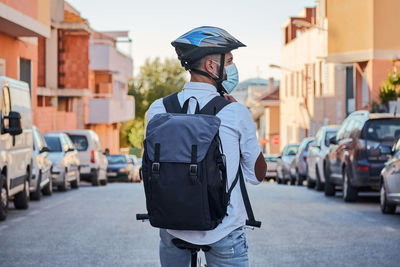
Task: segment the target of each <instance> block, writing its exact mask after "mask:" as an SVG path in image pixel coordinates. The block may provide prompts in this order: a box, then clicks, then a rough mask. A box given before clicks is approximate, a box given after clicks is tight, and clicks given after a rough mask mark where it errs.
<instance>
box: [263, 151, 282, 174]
mask: <svg viewBox="0 0 400 267" xmlns="http://www.w3.org/2000/svg"><path fill="white" fill-rule="evenodd" d="M278 157H279V155H277V154H264V159H265V162H267V173H266V174H265V178H266V179H270V178H272V179H274V180H276V175H277V173H276V167H277V161H278Z"/></svg>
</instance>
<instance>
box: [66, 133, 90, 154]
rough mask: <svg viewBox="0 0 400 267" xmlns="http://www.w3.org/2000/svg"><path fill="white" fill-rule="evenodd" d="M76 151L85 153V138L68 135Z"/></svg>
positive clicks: (86, 146)
mask: <svg viewBox="0 0 400 267" xmlns="http://www.w3.org/2000/svg"><path fill="white" fill-rule="evenodd" d="M69 137H70V138H71V140H72V142H73V143H74V145H75V147H76V149H77V150H78V151H86V150H87V148H88V146H89V144H88V140H87V138H86V136H84V135H72V134H71V135H69Z"/></svg>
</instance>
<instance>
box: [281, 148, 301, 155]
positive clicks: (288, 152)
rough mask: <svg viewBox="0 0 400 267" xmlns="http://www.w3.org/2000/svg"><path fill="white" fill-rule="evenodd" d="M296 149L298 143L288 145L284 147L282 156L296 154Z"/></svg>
mask: <svg viewBox="0 0 400 267" xmlns="http://www.w3.org/2000/svg"><path fill="white" fill-rule="evenodd" d="M298 150H299V145H290V146H287V147H286V148H285V151H284V152H283V155H284V156H294V155H296V154H297V151H298Z"/></svg>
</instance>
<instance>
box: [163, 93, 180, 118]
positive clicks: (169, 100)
mask: <svg viewBox="0 0 400 267" xmlns="http://www.w3.org/2000/svg"><path fill="white" fill-rule="evenodd" d="M163 104H164V107H165V110H166V111H167V113H181V112H182V108H181V104H180V103H179V100H178V93H177V92H175V93H173V94H170V95H169V96H166V97H164V98H163Z"/></svg>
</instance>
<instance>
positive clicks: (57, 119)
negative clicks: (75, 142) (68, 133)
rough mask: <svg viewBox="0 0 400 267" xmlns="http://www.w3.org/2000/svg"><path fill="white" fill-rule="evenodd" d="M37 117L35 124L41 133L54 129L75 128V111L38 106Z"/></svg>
mask: <svg viewBox="0 0 400 267" xmlns="http://www.w3.org/2000/svg"><path fill="white" fill-rule="evenodd" d="M37 113H38V117H39V118H40V119H39V120H38V121H37V122H36V123H35V124H36V126H37V127H38V128H39V130H40V131H41V132H42V133H47V132H50V131H54V130H69V129H77V113H76V112H65V111H57V108H56V107H38V108H37Z"/></svg>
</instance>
